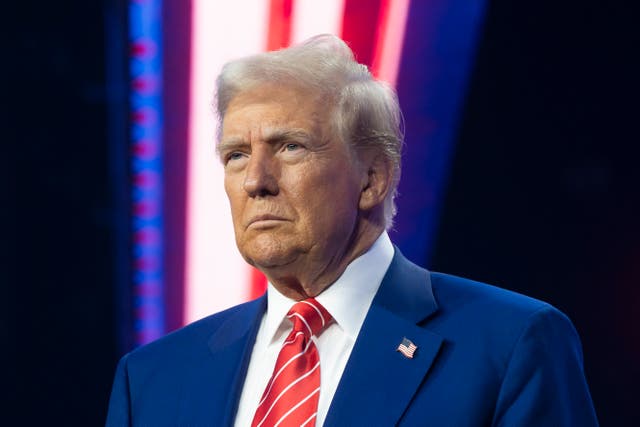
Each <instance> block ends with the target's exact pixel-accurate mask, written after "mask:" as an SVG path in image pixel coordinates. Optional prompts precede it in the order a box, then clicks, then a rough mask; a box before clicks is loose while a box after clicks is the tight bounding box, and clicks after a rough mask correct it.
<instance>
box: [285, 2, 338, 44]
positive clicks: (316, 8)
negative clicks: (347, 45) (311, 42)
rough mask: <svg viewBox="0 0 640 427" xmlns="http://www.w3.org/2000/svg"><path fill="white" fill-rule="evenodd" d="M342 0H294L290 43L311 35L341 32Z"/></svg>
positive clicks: (298, 41)
mask: <svg viewBox="0 0 640 427" xmlns="http://www.w3.org/2000/svg"><path fill="white" fill-rule="evenodd" d="M343 12H344V0H322V1H318V0H296V1H294V2H293V11H292V14H291V15H292V16H291V44H296V43H300V42H301V41H303V40H306V39H308V38H309V37H311V36H315V35H318V34H324V33H330V34H335V35H337V36H339V35H340V33H342V15H343Z"/></svg>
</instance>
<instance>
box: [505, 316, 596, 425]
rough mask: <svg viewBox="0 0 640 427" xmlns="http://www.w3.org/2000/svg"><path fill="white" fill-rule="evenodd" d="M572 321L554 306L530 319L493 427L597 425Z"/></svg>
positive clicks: (513, 356) (513, 358)
mask: <svg viewBox="0 0 640 427" xmlns="http://www.w3.org/2000/svg"><path fill="white" fill-rule="evenodd" d="M597 425H598V420H597V418H596V414H595V411H594V409H593V403H592V401H591V396H590V394H589V389H588V387H587V383H586V379H585V376H584V372H583V366H582V349H581V344H580V339H579V337H578V334H577V332H576V330H575V328H574V327H573V325H572V324H571V321H570V320H569V319H568V318H567V317H566V316H565V315H564V314H562V313H561V312H559V311H558V310H556V309H554V308H553V307H551V306H545V307H543V308H541V309H539V310H538V311H537V312H535V313H534V314H533V315H531V317H530V318H529V319H528V321H527V324H526V326H525V327H524V330H523V332H522V334H521V335H520V337H519V339H518V340H517V342H516V344H515V347H514V349H513V351H512V354H511V357H510V359H509V362H508V365H507V368H506V371H505V375H504V379H503V381H502V385H501V388H500V393H499V395H498V401H497V404H496V410H495V413H494V419H493V426H496V427H511V426H514V427H515V426H558V427H565V426H566V427H569V426H581V427H590V426H597Z"/></svg>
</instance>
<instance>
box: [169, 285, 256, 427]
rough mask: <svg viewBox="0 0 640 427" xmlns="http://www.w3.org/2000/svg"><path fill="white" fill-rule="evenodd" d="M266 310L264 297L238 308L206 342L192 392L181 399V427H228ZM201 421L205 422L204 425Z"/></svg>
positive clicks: (192, 381) (192, 380) (231, 421)
mask: <svg viewBox="0 0 640 427" xmlns="http://www.w3.org/2000/svg"><path fill="white" fill-rule="evenodd" d="M265 309H266V297H265V296H263V297H261V298H259V299H257V300H255V301H252V302H250V303H248V304H246V305H244V306H243V307H241V308H240V309H239V310H238V311H237V312H236V313H233V314H231V315H230V317H229V318H228V319H227V320H226V321H225V322H224V323H223V324H222V325H221V326H220V327H219V328H218V329H217V330H216V331H215V333H214V334H213V335H212V336H211V337H210V338H209V341H208V343H207V344H208V347H209V349H208V350H209V355H208V357H207V358H206V359H205V361H204V362H203V363H204V366H202V367H201V368H198V369H194V370H193V372H194V376H193V378H191V381H190V382H191V384H192V387H190V388H189V389H190V390H195V392H193V393H189V395H188V396H185V399H183V404H182V408H181V425H210V426H216V427H217V426H230V425H232V424H233V421H234V419H235V413H236V410H237V406H238V399H239V397H240V392H241V391H242V386H243V384H244V378H245V376H246V372H247V367H248V364H249V359H250V358H251V351H252V348H253V344H254V342H255V337H256V334H257V332H258V328H259V326H260V320H261V318H262V314H263V313H264V311H265ZM204 420H208V421H207V423H206V424H205V423H204Z"/></svg>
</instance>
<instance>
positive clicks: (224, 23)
mask: <svg viewBox="0 0 640 427" xmlns="http://www.w3.org/2000/svg"><path fill="white" fill-rule="evenodd" d="M267 6H268V5H267V1H266V0H234V1H229V2H219V1H214V0H193V3H192V24H191V30H192V34H191V52H192V53H191V55H192V56H191V87H190V117H189V141H188V144H189V155H188V176H187V213H186V218H187V227H186V248H185V258H186V259H185V300H184V301H185V309H184V316H185V319H184V321H185V323H189V322H192V321H194V320H196V319H199V318H202V317H204V316H206V315H209V314H211V313H214V312H216V311H220V310H222V309H225V308H228V307H230V306H232V305H235V304H238V303H240V302H243V301H245V300H246V299H247V297H248V295H249V292H250V286H249V284H250V274H251V273H250V270H249V267H248V265H247V264H246V263H245V262H244V260H243V259H242V258H241V256H240V254H239V253H238V250H237V248H236V244H235V239H234V236H233V228H232V223H231V214H230V210H229V205H228V202H227V197H226V195H225V193H224V188H223V175H224V174H223V169H222V165H221V164H220V162H219V161H218V159H217V157H216V153H215V142H216V141H215V135H216V118H215V116H214V113H213V107H212V101H213V94H214V84H215V78H216V76H217V75H218V73H219V71H220V69H221V67H222V65H223V64H224V63H225V62H227V61H229V60H230V59H233V58H237V57H240V56H245V55H248V54H252V53H257V52H260V51H262V50H263V49H264V47H265V46H266V35H267V29H266V22H267V19H268V13H267V10H268V8H267Z"/></svg>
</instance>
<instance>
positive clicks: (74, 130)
mask: <svg viewBox="0 0 640 427" xmlns="http://www.w3.org/2000/svg"><path fill="white" fill-rule="evenodd" d="M559 3H560V2H543V3H539V2H535V3H531V2H513V1H497V0H494V1H493V2H491V3H490V5H489V7H488V11H487V16H486V20H485V26H484V29H483V31H482V35H481V38H480V40H479V45H478V46H479V47H478V53H477V58H476V61H475V66H474V69H473V72H472V77H471V81H470V86H469V90H468V96H467V100H466V102H465V108H464V112H463V118H462V121H461V126H460V129H459V130H458V136H457V141H456V152H455V155H454V158H453V163H452V168H451V172H450V177H449V184H448V187H447V190H446V192H445V193H446V196H445V199H444V203H443V210H442V213H441V223H440V226H439V227H438V234H437V236H436V245H435V248H434V251H433V254H434V256H433V258H432V259H431V260H428V261H425V262H426V263H427V264H428V265H429V266H430V267H431V268H433V269H436V270H440V271H446V272H449V273H454V274H458V275H463V276H467V277H472V278H475V279H477V280H482V281H487V282H490V283H495V284H497V285H500V286H503V287H506V288H510V289H513V290H516V291H520V292H523V293H526V294H528V295H531V296H534V297H538V298H541V299H544V300H546V301H548V302H550V303H552V304H554V305H555V306H557V307H558V308H560V309H561V310H563V311H564V312H566V313H567V314H568V315H569V316H570V317H571V318H572V319H573V321H574V323H575V325H576V327H577V329H578V330H579V332H580V334H581V336H582V340H583V346H584V353H585V369H586V374H587V379H588V381H589V383H590V385H591V390H592V394H593V398H594V402H595V405H596V411H597V413H598V416H599V418H600V420H601V423H602V425H607V426H609V425H610V426H625V425H629V426H632V425H640V415H639V413H638V411H637V408H636V407H634V405H637V404H638V402H639V401H640V399H639V397H640V394H639V392H638V386H637V384H638V383H640V368H639V363H638V362H640V329H639V328H638V325H639V324H640V311H639V310H638V306H640V290H639V289H638V284H640V225H639V221H638V218H640V204H639V198H638V188H637V187H638V185H639V184H640V176H639V172H638V167H637V159H638V154H640V152H639V149H638V148H637V143H638V137H637V135H638V130H637V122H638V120H637V113H638V111H637V110H638V108H637V103H638V98H637V97H636V94H635V93H634V91H633V88H634V84H635V80H636V78H637V76H638V75H639V74H638V67H637V63H636V60H637V56H638V54H637V50H638V46H639V45H640V44H639V43H638V41H639V40H638V30H637V23H635V22H633V16H634V13H632V11H631V10H630V9H628V8H625V7H623V6H622V5H621V4H620V3H613V2H609V3H606V6H605V4H604V3H603V4H600V3H599V2H596V1H595V0H590V1H582V2H573V3H571V2H569V3H566V2H563V3H561V4H559ZM124 4H125V3H124V2H122V1H121V0H112V1H110V0H102V1H90V2H88V1H80V0H73V1H68V2H64V5H62V4H61V3H58V2H44V1H38V2H21V3H19V2H14V3H12V4H11V6H10V7H8V8H5V10H6V12H7V13H5V20H6V21H8V22H7V23H6V25H5V30H8V31H7V35H6V36H5V40H4V42H5V44H6V45H7V48H6V49H5V55H4V61H3V67H2V68H3V74H6V77H5V79H4V83H5V85H4V87H5V89H4V91H5V93H6V94H7V95H8V96H5V97H4V99H5V101H4V102H3V110H4V109H6V111H5V112H4V113H3V115H2V116H3V128H4V131H3V135H4V136H5V139H4V143H3V144H2V148H3V150H2V151H3V155H2V159H3V162H2V166H3V172H4V173H5V174H6V177H5V179H4V180H3V182H5V183H8V185H7V186H6V188H5V191H3V192H2V194H3V200H2V221H1V223H2V226H3V232H2V235H3V236H6V237H7V238H3V239H2V240H3V243H4V244H3V245H2V251H3V253H2V255H3V256H2V259H3V260H6V265H4V264H5V261H3V266H2V268H0V281H1V282H2V285H3V286H2V298H1V300H2V305H1V306H0V313H1V316H2V322H1V324H2V329H1V330H2V333H3V337H2V342H3V345H2V349H3V350H2V352H1V353H2V358H3V359H5V360H4V363H3V366H4V367H5V369H4V371H5V373H4V374H3V378H7V379H8V380H7V382H5V381H3V383H4V384H6V386H5V390H6V392H7V395H8V398H5V399H3V400H4V402H3V406H5V405H6V410H3V411H2V412H1V413H2V415H0V416H1V417H3V418H6V420H4V421H3V420H2V419H0V421H1V422H0V424H2V425H61V426H76V425H77V426H92V425H101V424H103V422H104V417H105V414H106V405H107V400H108V393H109V389H110V386H111V379H112V375H113V370H114V368H115V364H116V362H117V359H118V357H119V356H120V354H119V352H120V350H119V348H118V343H119V342H121V340H120V338H119V337H118V332H117V327H116V319H117V316H118V314H117V312H116V307H117V306H118V304H116V301H117V299H118V298H122V295H121V294H120V293H118V291H117V286H116V283H119V281H120V279H121V278H122V275H123V274H126V271H123V269H124V270H126V267H123V266H122V262H121V261H122V256H123V253H124V254H126V244H127V242H126V239H124V238H123V235H126V224H127V223H128V222H127V221H128V218H127V217H126V215H127V209H126V203H127V200H126V198H127V193H126V172H125V171H126V163H124V162H126V156H125V154H126V151H123V150H125V149H126V148H125V147H124V146H123V145H122V144H120V143H118V142H117V141H122V138H121V137H122V135H123V133H122V132H126V130H125V128H124V127H123V126H125V124H126V116H124V117H123V116H122V111H124V108H126V101H125V100H126V88H125V86H122V85H120V84H119V82H120V83H122V81H123V80H122V79H125V78H126V63H125V62H124V61H123V59H122V58H124V57H125V56H124V55H126V49H125V45H124V43H123V40H124V39H125V37H126V27H125V22H126V21H124V19H125V17H124V10H125V9H124V7H123V5H124ZM118 58H120V59H118ZM118 123H121V125H120V127H119V125H118ZM124 135H126V134H124ZM5 153H6V154H5ZM122 159H124V160H122ZM123 227H124V231H125V233H124V234H123Z"/></svg>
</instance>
